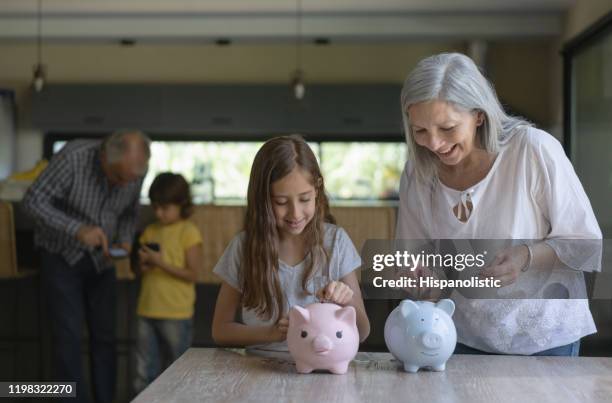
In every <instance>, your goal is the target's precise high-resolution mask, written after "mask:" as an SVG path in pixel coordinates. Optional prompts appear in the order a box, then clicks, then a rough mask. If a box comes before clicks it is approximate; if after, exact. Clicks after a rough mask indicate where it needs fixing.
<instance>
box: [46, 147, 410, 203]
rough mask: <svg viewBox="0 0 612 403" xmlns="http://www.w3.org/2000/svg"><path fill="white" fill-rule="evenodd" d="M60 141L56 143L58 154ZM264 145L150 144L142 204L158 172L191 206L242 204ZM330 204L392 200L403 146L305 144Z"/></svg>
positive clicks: (401, 168) (396, 192)
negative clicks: (183, 184)
mask: <svg viewBox="0 0 612 403" xmlns="http://www.w3.org/2000/svg"><path fill="white" fill-rule="evenodd" d="M65 143H66V142H65V141H55V142H54V143H53V147H52V149H53V152H54V153H56V152H58V151H59V150H60V149H61V148H62V147H63V145H64V144H65ZM262 144H263V142H255V141H241V142H233V141H153V142H152V144H151V155H152V157H151V161H150V163H149V172H148V174H147V176H146V178H145V180H144V184H143V189H142V200H143V202H148V189H149V186H150V185H151V182H152V181H153V179H154V178H155V176H156V175H157V174H159V173H161V172H165V171H172V172H177V173H181V174H183V175H184V176H185V178H186V179H187V180H188V181H189V182H190V183H191V184H192V192H193V197H194V202H195V203H209V202H215V203H244V202H245V200H246V192H247V187H248V183H249V175H250V172H251V165H252V163H253V159H254V158H255V154H256V153H257V151H258V150H259V148H260V147H261V145H262ZM308 144H309V145H310V147H311V148H312V150H313V152H314V153H315V155H316V156H317V159H318V160H319V163H320V165H321V171H322V173H323V176H324V178H325V186H326V189H327V192H328V194H329V196H330V198H331V199H332V201H343V200H361V201H365V200H368V201H374V200H381V199H397V198H398V192H399V180H400V176H401V172H402V170H403V168H404V163H405V161H406V155H407V151H406V144H405V143H404V142H399V141H398V142H331V141H330V142H326V141H323V142H309V143H308Z"/></svg>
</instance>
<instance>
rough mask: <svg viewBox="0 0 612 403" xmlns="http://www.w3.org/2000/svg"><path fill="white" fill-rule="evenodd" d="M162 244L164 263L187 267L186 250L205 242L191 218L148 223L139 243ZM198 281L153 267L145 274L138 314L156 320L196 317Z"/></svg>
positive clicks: (139, 297)
mask: <svg viewBox="0 0 612 403" xmlns="http://www.w3.org/2000/svg"><path fill="white" fill-rule="evenodd" d="M150 242H155V243H158V244H159V245H160V248H161V254H162V258H163V260H164V261H165V262H167V263H169V264H171V265H173V266H176V267H182V268H184V267H185V252H186V251H187V250H188V249H189V248H191V247H192V246H194V245H198V244H201V243H202V236H201V235H200V231H199V230H198V228H197V227H196V226H195V224H193V223H192V222H190V221H187V220H181V221H178V222H176V223H173V224H170V225H162V224H160V223H154V224H151V225H149V226H148V227H147V228H146V229H145V230H144V232H143V233H142V235H141V237H140V243H141V244H143V245H144V244H145V243H150ZM194 304H195V284H194V283H192V282H189V281H185V280H182V279H180V278H178V277H175V276H173V275H171V274H168V273H167V272H165V271H164V270H163V269H161V268H159V267H154V268H152V269H151V270H149V271H147V272H146V273H144V274H143V276H142V282H141V285H140V295H139V296H138V309H137V313H138V315H140V316H144V317H147V318H154V319H188V318H191V317H192V316H193V307H194Z"/></svg>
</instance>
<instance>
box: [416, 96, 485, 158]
mask: <svg viewBox="0 0 612 403" xmlns="http://www.w3.org/2000/svg"><path fill="white" fill-rule="evenodd" d="M407 112H408V116H409V118H410V125H411V129H412V134H413V136H414V141H415V142H416V143H417V144H418V145H420V146H422V147H425V148H427V149H428V150H430V151H431V152H433V153H434V154H435V155H436V156H437V157H438V158H439V159H440V161H441V162H442V163H443V164H445V165H457V164H458V163H459V162H461V161H463V159H464V158H465V157H466V156H468V155H469V154H470V153H471V152H472V150H473V149H474V147H475V138H476V128H477V127H478V126H480V125H481V124H482V123H483V121H484V115H483V113H482V112H466V111H463V110H461V109H457V108H455V107H454V106H453V105H452V104H450V103H448V102H445V101H438V100H436V101H428V102H419V103H418V104H414V105H412V106H410V107H409V108H408V111H407Z"/></svg>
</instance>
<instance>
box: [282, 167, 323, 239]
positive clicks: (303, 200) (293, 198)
mask: <svg viewBox="0 0 612 403" xmlns="http://www.w3.org/2000/svg"><path fill="white" fill-rule="evenodd" d="M310 179H311V178H310V175H309V174H308V173H306V172H304V171H303V170H301V169H300V168H299V167H295V168H294V169H293V170H292V171H291V172H290V173H289V174H288V175H286V176H285V177H283V178H281V179H279V180H277V181H276V182H273V183H272V194H271V199H272V209H273V210H274V217H275V218H276V227H277V229H278V231H279V234H280V235H281V236H282V237H284V236H292V235H293V236H295V235H299V234H301V233H302V231H304V228H306V225H308V223H309V222H310V221H311V220H312V218H313V217H314V214H315V199H316V189H315V187H314V186H313V185H312V183H311V181H310Z"/></svg>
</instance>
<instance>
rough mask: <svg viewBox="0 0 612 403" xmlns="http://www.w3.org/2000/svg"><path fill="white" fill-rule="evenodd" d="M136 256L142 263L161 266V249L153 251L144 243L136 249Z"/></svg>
mask: <svg viewBox="0 0 612 403" xmlns="http://www.w3.org/2000/svg"><path fill="white" fill-rule="evenodd" d="M138 258H139V259H140V261H141V262H142V263H144V264H149V265H151V266H157V267H161V266H162V263H163V258H162V254H161V251H160V252H157V251H154V250H153V249H151V248H149V247H148V246H146V245H143V246H142V247H141V248H140V249H139V250H138Z"/></svg>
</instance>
